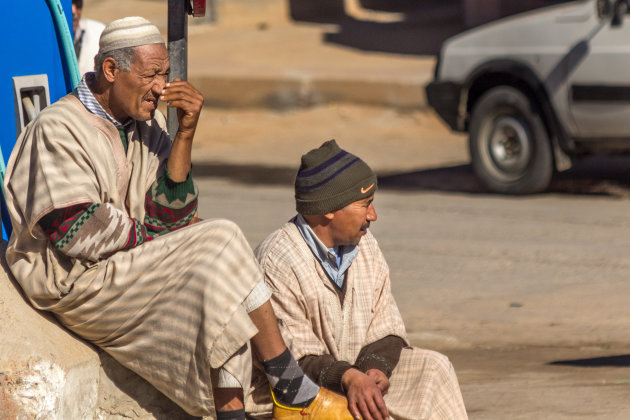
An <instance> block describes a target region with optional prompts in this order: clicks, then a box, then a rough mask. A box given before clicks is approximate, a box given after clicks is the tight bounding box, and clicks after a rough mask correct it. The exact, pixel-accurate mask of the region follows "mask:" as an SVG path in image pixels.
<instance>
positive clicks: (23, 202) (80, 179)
mask: <svg viewBox="0 0 630 420" xmlns="http://www.w3.org/2000/svg"><path fill="white" fill-rule="evenodd" d="M40 115H41V117H40V118H38V119H37V120H36V121H35V122H34V123H32V124H31V125H29V126H27V128H26V130H25V132H24V133H23V135H22V136H21V137H20V139H19V140H18V142H17V144H16V146H15V149H14V151H13V153H12V154H11V158H10V160H9V164H8V165H7V175H6V176H7V180H6V182H5V186H6V193H7V197H9V198H10V200H12V203H13V204H15V206H14V207H15V208H16V209H17V214H16V213H14V214H12V216H14V217H16V218H17V220H14V223H15V222H17V223H21V224H22V226H27V228H28V230H29V232H31V234H33V227H34V226H35V225H36V223H37V222H38V221H39V220H40V219H41V217H42V216H44V215H45V214H47V213H49V212H50V211H52V210H54V209H61V208H65V207H70V206H72V205H76V204H80V203H86V202H87V203H97V202H100V201H101V200H100V194H99V189H100V187H99V182H98V180H97V179H96V175H95V166H96V164H95V162H94V161H93V159H92V156H91V155H90V153H88V151H87V150H85V149H84V148H83V147H81V145H80V142H78V141H77V136H80V135H82V134H85V135H89V133H87V132H86V133H82V132H81V127H70V126H69V125H70V124H69V123H68V122H67V121H66V120H64V119H62V118H55V117H54V116H51V115H50V113H47V114H44V113H42V114H40ZM94 141H95V142H96V141H97V139H94ZM100 152H101V151H100V150H98V148H95V150H94V151H93V153H92V154H93V155H98V154H99V153H100Z"/></svg>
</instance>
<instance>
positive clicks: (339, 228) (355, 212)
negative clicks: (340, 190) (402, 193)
mask: <svg viewBox="0 0 630 420" xmlns="http://www.w3.org/2000/svg"><path fill="white" fill-rule="evenodd" d="M333 214H334V216H335V217H334V218H333V219H332V220H331V225H330V227H331V232H332V236H333V238H332V239H333V242H334V246H340V245H357V244H358V243H359V241H360V240H361V238H362V237H363V235H365V234H366V233H367V229H368V227H369V226H370V222H375V221H376V219H377V215H376V210H374V195H372V196H370V197H366V198H364V199H362V200H358V201H355V202H354V203H350V204H348V205H347V206H346V207H344V208H342V209H339V210H337V211H335V212H333Z"/></svg>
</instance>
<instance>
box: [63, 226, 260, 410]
mask: <svg viewBox="0 0 630 420" xmlns="http://www.w3.org/2000/svg"><path fill="white" fill-rule="evenodd" d="M91 270H97V272H96V273H90V275H89V276H86V279H89V284H81V281H82V278H79V280H77V281H76V282H75V283H76V287H74V288H73V290H71V292H70V293H69V294H68V295H66V296H64V297H63V298H62V299H61V301H60V302H59V304H58V305H55V308H54V312H55V315H56V316H57V318H58V319H59V320H60V321H61V323H62V324H64V325H65V326H66V327H68V328H69V329H70V330H72V331H74V332H75V333H77V334H78V335H79V336H81V337H83V338H85V339H86V340H88V341H90V342H92V343H94V344H96V345H98V346H99V347H101V348H102V349H104V350H105V351H106V352H108V353H109V354H111V355H112V356H113V357H114V358H115V359H116V360H117V361H118V362H120V363H121V364H122V365H124V366H125V367H127V368H129V369H131V370H132V371H134V372H136V373H137V374H138V375H140V376H142V377H143V378H145V379H146V380H147V381H149V382H150V383H151V384H152V385H153V386H155V387H156V388H157V389H158V390H160V391H161V392H162V393H164V394H165V395H166V396H167V397H169V398H170V399H172V400H173V401H174V402H176V403H177V404H178V405H180V406H181V407H182V408H183V409H184V410H186V411H187V412H188V413H190V414H192V415H197V416H202V415H208V414H210V413H212V412H213V410H214V402H213V398H212V380H211V370H215V369H218V368H220V367H221V366H223V365H224V364H226V363H227V362H229V363H228V365H229V372H230V373H231V374H232V375H233V376H234V377H235V378H236V379H237V380H238V381H239V382H240V383H242V384H249V383H250V381H251V366H252V365H251V352H250V351H249V347H248V346H247V343H248V342H249V339H250V338H251V337H252V336H254V335H255V334H256V333H257V329H256V327H255V326H254V324H253V323H252V322H251V320H250V318H249V316H248V314H247V310H246V309H245V307H244V305H243V302H244V301H245V300H246V298H247V297H248V296H249V295H250V293H251V292H252V290H254V288H255V287H256V285H257V284H258V283H260V282H261V281H262V274H261V272H260V269H259V267H258V263H257V262H256V260H255V258H254V255H253V253H252V251H251V248H250V246H249V244H248V243H247V241H246V240H245V238H244V236H243V234H242V232H241V231H240V229H239V228H238V226H236V225H235V224H234V223H232V222H229V221H227V220H208V221H203V222H200V223H197V224H194V225H191V226H188V227H185V228H183V229H180V230H178V231H175V232H172V233H168V234H166V235H164V236H160V237H158V238H156V239H154V240H152V241H150V242H147V243H145V244H142V245H141V246H139V247H137V248H133V249H131V250H128V251H121V252H118V253H116V254H114V255H113V256H111V257H110V258H109V259H108V260H106V261H103V262H101V263H99V264H97V265H96V266H94V267H92V268H91ZM86 282H87V280H86ZM243 349H245V350H243ZM247 388H248V386H245V392H247Z"/></svg>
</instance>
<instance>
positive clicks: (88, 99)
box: [76, 72, 133, 130]
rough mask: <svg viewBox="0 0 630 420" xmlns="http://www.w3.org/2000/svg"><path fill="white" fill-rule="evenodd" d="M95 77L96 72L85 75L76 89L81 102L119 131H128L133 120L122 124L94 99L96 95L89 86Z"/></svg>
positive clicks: (129, 119)
mask: <svg viewBox="0 0 630 420" xmlns="http://www.w3.org/2000/svg"><path fill="white" fill-rule="evenodd" d="M95 77H96V75H95V74H94V72H87V73H85V75H84V76H83V78H82V79H81V82H79V85H78V86H77V89H76V92H77V96H78V97H79V100H80V101H81V103H82V104H83V105H84V106H85V107H86V108H87V110H88V111H90V112H91V113H92V114H94V115H96V116H97V117H101V118H103V119H105V120H107V121H109V122H110V123H112V124H114V125H115V126H116V128H118V129H125V130H126V129H127V128H129V125H130V124H131V122H132V121H133V120H132V119H131V118H128V119H127V121H125V122H124V123H120V122H119V121H118V120H117V119H116V118H114V117H112V116H111V115H109V113H108V112H107V111H105V109H103V107H102V106H101V104H99V103H98V101H97V100H96V98H95V97H94V94H93V93H92V91H91V90H90V88H89V85H90V84H92V81H93V80H94V78H95Z"/></svg>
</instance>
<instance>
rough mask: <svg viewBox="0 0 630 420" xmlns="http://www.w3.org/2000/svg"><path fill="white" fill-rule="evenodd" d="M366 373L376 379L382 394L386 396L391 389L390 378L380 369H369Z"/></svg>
mask: <svg viewBox="0 0 630 420" xmlns="http://www.w3.org/2000/svg"><path fill="white" fill-rule="evenodd" d="M365 374H366V375H367V376H369V377H370V378H372V379H374V382H376V386H377V387H378V389H380V390H381V395H382V396H385V395H386V394H387V391H389V378H388V377H387V376H386V375H385V374H384V373H383V372H382V371H380V370H378V369H369V370H368V371H367V372H365Z"/></svg>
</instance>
